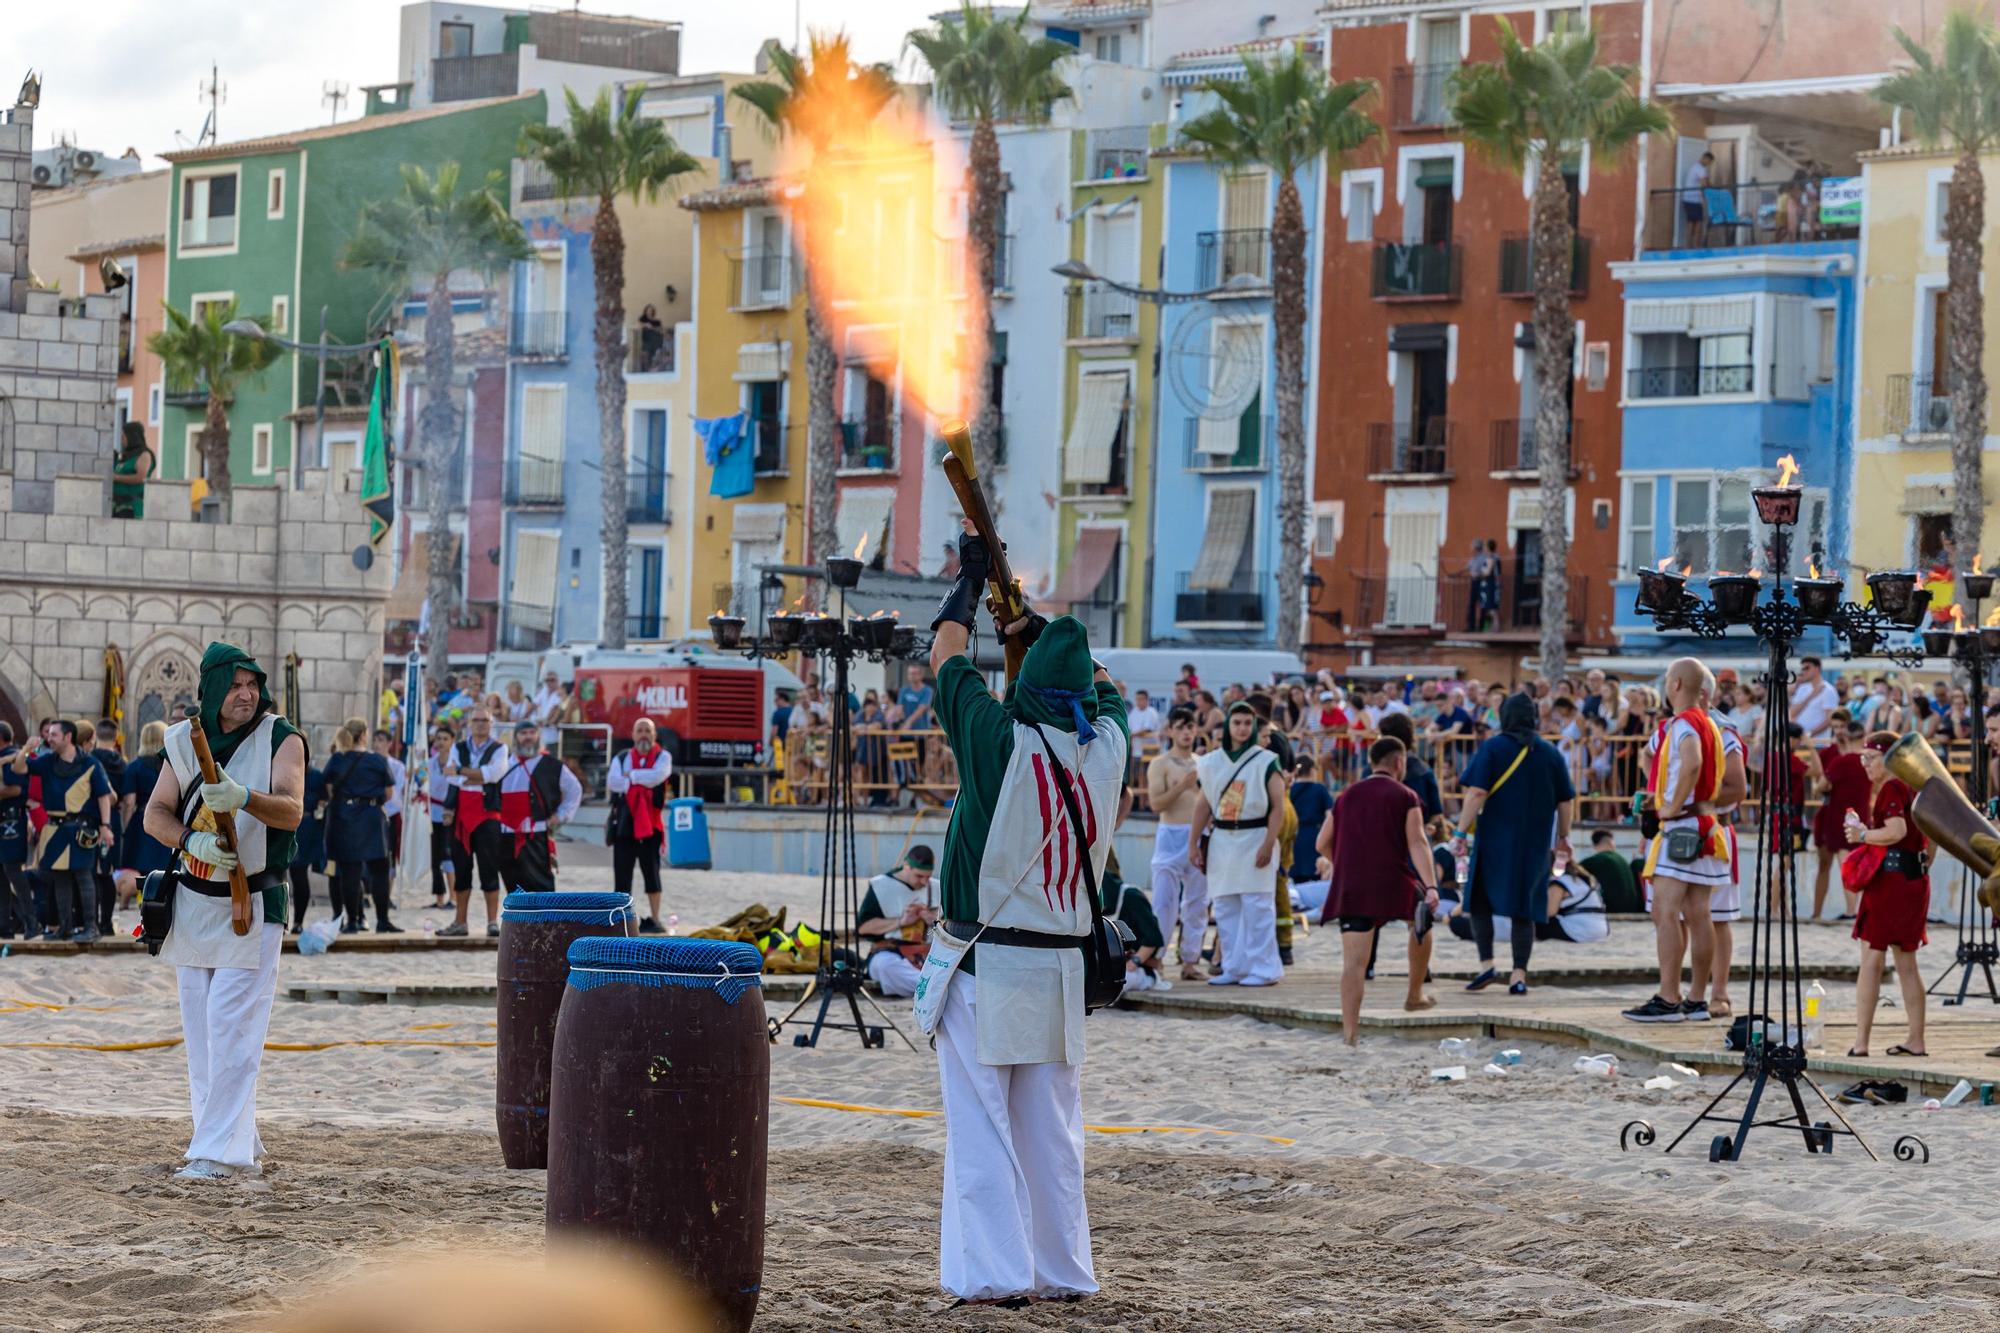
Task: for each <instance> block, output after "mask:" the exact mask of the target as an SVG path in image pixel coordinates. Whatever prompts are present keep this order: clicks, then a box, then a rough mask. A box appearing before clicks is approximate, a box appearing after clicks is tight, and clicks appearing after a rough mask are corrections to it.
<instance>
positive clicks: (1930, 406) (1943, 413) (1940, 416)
mask: <svg viewBox="0 0 2000 1333" xmlns="http://www.w3.org/2000/svg"><path fill="white" fill-rule="evenodd" d="M1924 429H1925V430H1927V431H1930V432H1932V433H1934V434H1942V433H1944V432H1946V431H1949V430H1950V429H1951V399H1949V398H1933V399H1931V400H1930V402H1929V403H1927V404H1925V406H1924Z"/></svg>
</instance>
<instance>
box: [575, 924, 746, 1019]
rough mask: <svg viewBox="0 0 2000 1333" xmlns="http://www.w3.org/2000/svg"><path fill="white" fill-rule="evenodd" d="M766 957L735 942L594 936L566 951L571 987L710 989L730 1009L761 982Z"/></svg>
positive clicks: (582, 940) (583, 988)
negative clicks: (727, 1003)
mask: <svg viewBox="0 0 2000 1333" xmlns="http://www.w3.org/2000/svg"><path fill="white" fill-rule="evenodd" d="M763 975H764V955H763V954H761V953H759V952H758V951H757V946H756V945H754V944H744V943H741V942H740V941H737V940H689V939H681V938H678V937H669V938H667V939H631V938H627V937H624V936H618V935H595V936H591V937H589V938H586V939H580V940H578V941H577V942H576V943H574V944H572V945H570V946H569V984H570V986H571V987H572V988H574V989H576V990H580V991H583V990H590V989H592V988H594V987H597V986H620V985H623V986H685V987H689V988H691V989H695V990H713V991H715V992H716V993H717V994H719V995H721V996H722V998H723V999H724V1000H726V1001H728V1002H729V1003H730V1004H735V1003H736V997H737V996H739V995H741V994H742V993H743V992H744V991H746V990H748V989H749V988H750V987H752V986H759V985H761V984H762V982H763Z"/></svg>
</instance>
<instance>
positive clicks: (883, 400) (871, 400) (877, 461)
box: [840, 362, 897, 469]
mask: <svg viewBox="0 0 2000 1333" xmlns="http://www.w3.org/2000/svg"><path fill="white" fill-rule="evenodd" d="M895 379H896V373H895V367H894V366H893V365H889V364H883V363H880V362H874V363H869V364H863V365H855V364H852V363H850V364H849V365H848V367H847V392H846V394H845V396H844V401H845V403H846V410H845V412H844V413H843V414H842V421H841V426H840V434H841V441H840V444H841V448H840V465H841V466H842V467H843V468H875V469H881V468H893V467H894V466H895V465H896V433H897V432H896V390H895V387H894V386H895Z"/></svg>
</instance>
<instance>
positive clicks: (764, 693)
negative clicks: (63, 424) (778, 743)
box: [574, 651, 771, 768]
mask: <svg viewBox="0 0 2000 1333" xmlns="http://www.w3.org/2000/svg"><path fill="white" fill-rule="evenodd" d="M767 681H768V677H767V676H766V675H765V673H764V672H763V671H761V670H759V669H758V668H757V666H756V665H755V664H754V663H751V662H738V661H732V660H731V659H728V658H720V657H716V656H713V655H710V654H679V653H676V654H672V655H670V656H663V655H662V654H660V653H658V652H631V651H627V652H609V651H600V652H593V653H589V654H586V655H585V657H584V660H583V661H582V662H581V663H580V664H579V665H578V666H577V668H576V682H575V695H574V697H575V700H576V704H577V708H578V710H579V711H580V712H581V714H582V720H583V721H584V722H586V723H593V724H608V725H609V726H610V728H611V742H612V748H613V750H614V751H616V750H621V749H623V748H625V746H626V745H627V744H629V743H630V738H631V735H632V724H633V723H634V722H637V721H638V720H639V719H640V718H641V717H650V718H652V719H653V725H654V726H655V727H657V728H658V729H659V733H660V744H661V746H662V747H664V748H665V750H666V752H667V753H668V754H669V755H671V756H673V761H674V764H675V766H676V767H681V768H706V767H716V768H720V767H723V766H726V765H729V764H761V763H763V762H764V756H765V748H766V745H767V743H768V740H769V736H770V725H769V724H770V716H771V712H770V695H771V687H770V685H769V684H768V683H767Z"/></svg>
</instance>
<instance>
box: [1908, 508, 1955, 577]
mask: <svg viewBox="0 0 2000 1333" xmlns="http://www.w3.org/2000/svg"><path fill="white" fill-rule="evenodd" d="M1915 525H1916V533H1915V548H1916V549H1915V552H1914V554H1915V556H1916V564H1917V567H1918V568H1919V569H1928V568H1929V567H1931V566H1932V565H1935V564H1937V563H1939V562H1940V561H1942V560H1943V559H1944V558H1945V554H1944V544H1945V543H1946V542H1948V541H1950V540H1951V515H1950V514H1918V515H1917V516H1916V519H1915Z"/></svg>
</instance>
